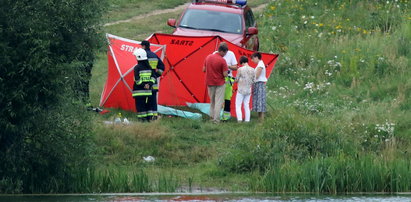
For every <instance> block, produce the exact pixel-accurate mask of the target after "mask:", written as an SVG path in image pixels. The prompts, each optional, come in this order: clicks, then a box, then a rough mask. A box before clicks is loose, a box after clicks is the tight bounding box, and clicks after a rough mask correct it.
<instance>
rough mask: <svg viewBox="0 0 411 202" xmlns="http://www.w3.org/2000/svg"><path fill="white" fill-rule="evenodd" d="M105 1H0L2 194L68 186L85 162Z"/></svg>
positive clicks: (0, 164)
mask: <svg viewBox="0 0 411 202" xmlns="http://www.w3.org/2000/svg"><path fill="white" fill-rule="evenodd" d="M104 4H105V3H104V1H97V0H90V1H81V0H63V1H55V0H42V1H27V0H4V1H2V3H1V5H0V20H1V21H0V35H1V39H2V40H1V41H0V63H1V64H0V65H1V68H0V89H1V93H0V106H1V108H0V128H1V129H0V131H1V132H0V159H1V163H0V192H8V193H15V192H25V193H33V192H55V191H60V192H64V191H69V190H70V188H71V187H70V182H71V179H72V176H71V173H72V172H73V170H75V169H78V168H79V166H80V165H82V164H86V163H87V162H88V158H89V152H90V151H89V150H90V149H89V148H91V147H89V145H90V144H91V139H90V132H89V129H90V128H89V125H90V119H89V117H88V115H86V114H84V113H83V112H82V111H81V110H84V109H83V108H84V107H83V105H84V101H87V99H88V98H87V96H88V95H87V91H88V80H89V78H90V76H91V74H90V72H91V67H92V63H93V60H94V54H95V53H94V50H95V49H96V48H97V46H98V44H99V43H98V42H99V41H98V38H101V37H99V36H97V30H98V25H97V23H98V22H99V20H100V18H101V14H102V11H103V8H104Z"/></svg>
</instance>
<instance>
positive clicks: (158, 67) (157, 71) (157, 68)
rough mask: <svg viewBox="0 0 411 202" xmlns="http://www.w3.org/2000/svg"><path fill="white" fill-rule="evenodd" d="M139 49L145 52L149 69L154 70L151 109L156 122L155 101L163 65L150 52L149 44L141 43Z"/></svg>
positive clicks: (146, 42)
mask: <svg viewBox="0 0 411 202" xmlns="http://www.w3.org/2000/svg"><path fill="white" fill-rule="evenodd" d="M141 48H143V49H144V50H145V51H146V52H147V58H148V62H149V63H150V66H151V68H152V69H153V70H154V76H155V79H156V83H155V84H154V85H153V94H152V99H153V100H154V101H153V102H152V105H153V106H152V108H153V120H156V119H157V117H158V112H157V101H158V97H157V94H158V88H159V87H160V77H161V74H162V73H163V71H164V63H163V61H161V59H160V58H159V57H158V56H157V55H156V54H155V53H153V52H152V51H151V50H150V42H148V41H142V42H141Z"/></svg>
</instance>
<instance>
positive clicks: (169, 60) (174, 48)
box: [149, 34, 278, 116]
mask: <svg viewBox="0 0 411 202" xmlns="http://www.w3.org/2000/svg"><path fill="white" fill-rule="evenodd" d="M149 41H150V42H151V43H155V44H162V45H166V46H167V50H166V57H165V59H164V64H165V66H166V71H165V72H164V73H163V75H162V78H161V85H160V93H159V104H162V105H186V102H190V103H198V102H200V103H207V102H209V98H208V93H207V88H206V85H205V73H204V72H202V68H203V64H204V59H205V58H206V57H207V55H208V54H210V53H213V52H214V51H216V50H217V49H218V45H219V43H220V42H223V41H224V42H226V43H227V44H228V48H229V50H231V51H233V52H234V54H235V56H236V59H237V62H238V61H239V58H240V56H242V55H245V56H247V57H248V58H250V56H251V54H253V53H254V51H252V50H248V49H244V48H242V47H239V46H237V45H235V44H233V43H231V42H229V41H227V40H225V39H223V38H221V37H219V36H209V37H188V36H177V35H169V34H153V35H152V36H151V37H150V39H149ZM261 55H262V60H263V61H264V64H265V65H266V68H267V71H266V74H267V75H266V76H267V78H269V77H270V75H271V72H272V70H273V69H274V65H275V63H276V61H277V58H278V54H269V53H261ZM249 64H250V66H252V67H255V66H256V65H257V64H254V63H253V62H252V61H251V59H249ZM233 75H234V76H235V75H236V71H234V72H233ZM234 89H236V86H234ZM234 100H235V93H234V94H233V98H232V102H231V114H232V115H233V116H235V101H234Z"/></svg>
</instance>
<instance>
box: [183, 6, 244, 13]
mask: <svg viewBox="0 0 411 202" xmlns="http://www.w3.org/2000/svg"><path fill="white" fill-rule="evenodd" d="M188 8H189V9H201V10H211V11H219V12H226V13H236V14H242V13H243V10H244V8H246V7H238V6H235V5H230V4H222V3H192V4H190V6H189V7H188Z"/></svg>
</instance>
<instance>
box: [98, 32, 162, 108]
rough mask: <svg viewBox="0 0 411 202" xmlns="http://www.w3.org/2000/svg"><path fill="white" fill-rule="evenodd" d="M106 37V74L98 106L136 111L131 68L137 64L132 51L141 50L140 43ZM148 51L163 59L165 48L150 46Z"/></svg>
mask: <svg viewBox="0 0 411 202" xmlns="http://www.w3.org/2000/svg"><path fill="white" fill-rule="evenodd" d="M106 37H107V40H108V43H109V46H108V51H107V58H108V74H107V81H106V83H105V85H104V89H103V92H102V94H101V98H100V106H103V107H106V108H120V109H124V110H128V111H136V107H135V104H134V99H133V97H132V96H131V92H132V90H133V81H134V71H133V67H134V66H135V65H136V64H137V60H136V57H135V56H134V55H133V51H134V49H135V48H141V45H140V42H138V41H134V40H130V39H126V38H122V37H118V36H114V35H111V34H107V35H106ZM150 49H151V51H153V52H155V53H156V54H157V55H158V56H159V57H160V58H164V53H165V52H164V50H165V46H163V45H157V44H151V46H150Z"/></svg>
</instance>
